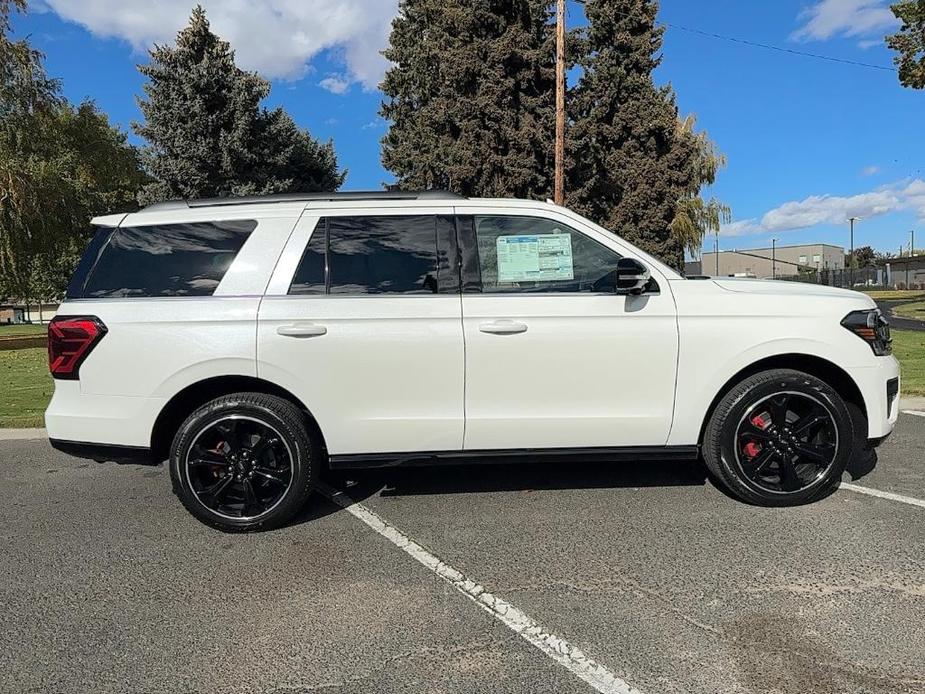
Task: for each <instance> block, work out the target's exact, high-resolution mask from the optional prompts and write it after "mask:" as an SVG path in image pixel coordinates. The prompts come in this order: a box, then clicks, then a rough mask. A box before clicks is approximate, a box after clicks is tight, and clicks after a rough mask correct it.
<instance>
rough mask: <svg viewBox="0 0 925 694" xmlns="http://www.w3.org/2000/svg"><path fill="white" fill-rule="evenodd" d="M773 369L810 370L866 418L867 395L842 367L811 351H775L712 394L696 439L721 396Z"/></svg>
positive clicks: (700, 439)
mask: <svg viewBox="0 0 925 694" xmlns="http://www.w3.org/2000/svg"><path fill="white" fill-rule="evenodd" d="M771 369H794V370H795V371H802V372H803V373H807V374H809V375H810V376H815V377H816V378H818V379H820V380H822V381H825V382H826V383H828V384H829V385H830V386H832V388H834V389H835V392H837V393H838V394H839V395H840V396H841V397H842V399H843V400H844V401H845V402H846V403H848V404H849V405H854V406H855V407H856V408H857V410H858V414H860V416H862V417H864V419H865V421H866V419H867V406H866V405H865V403H864V396H863V395H862V394H861V389H860V388H859V387H858V385H857V383H855V381H854V379H853V378H851V376H850V375H849V374H848V372H847V371H845V370H844V369H843V368H841V367H840V366H838V365H837V364H835V363H833V362H831V361H829V360H828V359H824V358H822V357H818V356H815V355H812V354H797V353H791V354H776V355H773V356H770V357H765V358H763V359H759V360H758V361H756V362H753V363H752V364H749V365H748V366H746V367H744V368H742V369H740V370H739V371H738V372H736V373H735V375H733V376H732V377H731V378H729V379H728V380H727V381H726V382H725V383H724V384H723V387H722V388H720V389H719V390H718V391H717V393H716V396H715V397H714V398H713V400H712V402H711V403H710V406H709V407H708V408H707V411H706V413H705V414H704V417H703V421H702V422H701V424H700V434H699V436H698V437H697V441H698V442H699V443H701V444H702V443H703V436H704V433H705V432H706V428H707V423H708V422H709V421H710V417H712V416H713V412H714V411H715V410H716V407H717V405H719V401H720V400H722V398H723V396H725V395H726V393H728V392H729V391H730V390H732V389H733V388H734V387H735V386H736V385H737V384H739V383H741V382H742V381H743V380H745V379H746V378H748V377H749V376H753V375H755V374H756V373H760V372H762V371H770V370H771ZM852 414H854V413H852Z"/></svg>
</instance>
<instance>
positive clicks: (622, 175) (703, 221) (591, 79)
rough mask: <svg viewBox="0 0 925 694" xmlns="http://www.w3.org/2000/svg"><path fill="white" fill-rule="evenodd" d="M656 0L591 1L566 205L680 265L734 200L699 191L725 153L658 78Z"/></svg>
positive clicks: (659, 34)
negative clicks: (683, 114)
mask: <svg viewBox="0 0 925 694" xmlns="http://www.w3.org/2000/svg"><path fill="white" fill-rule="evenodd" d="M657 11H658V3H657V2H654V1H653V0H588V2H587V3H586V4H585V14H586V16H587V19H588V27H587V29H586V33H585V38H584V41H585V54H584V57H583V58H582V60H581V64H582V67H583V68H584V71H583V74H582V77H581V79H580V81H579V83H578V85H577V87H576V88H575V90H574V94H573V95H572V99H571V103H572V106H571V114H572V121H573V125H572V128H571V130H570V147H569V149H570V153H571V160H570V167H569V190H570V191H571V192H570V193H569V194H568V195H567V201H568V204H569V205H570V206H571V207H573V208H574V209H576V210H578V211H579V212H581V213H582V214H584V215H585V216H587V217H589V218H590V219H592V220H594V221H595V222H597V223H598V224H600V225H601V226H604V227H606V228H608V229H610V230H611V231H613V232H615V233H617V234H618V235H620V236H622V237H624V238H625V239H627V240H628V241H631V242H633V243H634V244H636V245H638V246H639V247H640V248H642V249H643V250H646V251H648V252H650V253H652V254H653V255H655V256H657V257H659V258H661V259H662V260H664V261H665V262H667V263H669V264H670V265H673V266H674V267H676V268H678V269H681V268H683V263H684V248H685V247H689V248H693V247H695V246H699V244H698V243H697V239H698V237H699V238H700V239H702V237H703V233H704V232H705V231H706V230H709V229H712V228H715V227H716V226H718V223H719V221H720V220H721V219H722V218H724V217H725V216H726V215H727V214H728V208H726V207H725V206H723V205H722V204H721V203H719V202H717V201H715V200H712V201H709V202H704V201H703V200H701V199H700V198H699V192H700V188H701V186H702V185H703V184H704V183H709V182H712V180H713V179H714V178H715V175H716V171H717V170H718V169H719V167H720V166H721V164H722V160H721V158H720V157H719V155H718V154H717V153H716V152H715V149H714V148H713V145H712V143H710V142H709V140H707V139H706V137H705V136H704V135H698V134H696V133H694V132H693V120H692V119H690V120H687V121H680V120H679V116H678V109H677V106H676V104H675V98H674V92H673V91H672V89H671V88H670V87H669V86H663V87H659V86H656V84H655V82H654V80H653V77H652V72H653V70H654V69H655V68H656V67H657V66H658V65H659V63H660V61H661V57H660V55H659V51H660V50H661V45H662V33H663V29H662V28H660V27H657V26H656V25H655V17H656V14H657Z"/></svg>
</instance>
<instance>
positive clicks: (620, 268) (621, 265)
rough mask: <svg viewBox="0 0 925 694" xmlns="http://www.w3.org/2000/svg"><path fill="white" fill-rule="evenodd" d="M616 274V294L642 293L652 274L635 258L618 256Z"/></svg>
mask: <svg viewBox="0 0 925 694" xmlns="http://www.w3.org/2000/svg"><path fill="white" fill-rule="evenodd" d="M616 276H617V278H616V279H617V294H642V292H643V291H644V290H645V288H646V285H647V284H649V279H650V278H651V277H652V274H651V273H650V272H649V268H647V267H646V266H645V265H643V264H642V263H640V262H639V261H638V260H636V259H635V258H620V259H619V260H618V261H617V270H616Z"/></svg>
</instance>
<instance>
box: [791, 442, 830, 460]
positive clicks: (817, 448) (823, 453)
mask: <svg viewBox="0 0 925 694" xmlns="http://www.w3.org/2000/svg"><path fill="white" fill-rule="evenodd" d="M794 449H795V450H796V452H797V453H799V454H800V458H805V459H806V460H805V462H809V463H813V464H814V465H828V464H829V463H830V462H832V457H833V454H834V453H835V446H833V445H832V444H830V443H827V444H818V445H816V444H811V443H800V444H797V445H796V446H794Z"/></svg>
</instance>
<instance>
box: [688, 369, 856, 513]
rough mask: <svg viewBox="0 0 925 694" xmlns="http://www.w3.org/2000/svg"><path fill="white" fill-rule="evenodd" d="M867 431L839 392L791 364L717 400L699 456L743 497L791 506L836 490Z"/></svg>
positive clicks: (716, 476) (759, 375)
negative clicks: (791, 366) (788, 367)
mask: <svg viewBox="0 0 925 694" xmlns="http://www.w3.org/2000/svg"><path fill="white" fill-rule="evenodd" d="M856 426H857V427H858V431H860V432H861V434H864V433H866V422H865V421H863V417H860V418H858V420H857V421H855V420H854V419H853V416H852V414H851V413H850V411H849V409H848V406H847V405H846V403H845V401H844V399H843V398H842V397H841V396H840V395H839V394H838V392H837V391H836V390H835V389H834V388H832V386H830V385H829V384H828V383H826V382H824V381H822V380H821V379H819V378H817V377H815V376H812V375H810V374H807V373H803V372H801V371H795V370H792V369H774V370H769V371H763V372H760V373H757V374H754V375H752V376H748V377H746V378H745V379H743V380H742V381H741V382H739V383H737V384H736V385H735V386H733V387H732V388H730V390H729V391H728V392H726V393H725V394H724V395H723V396H722V397H721V398H720V400H719V402H718V403H717V405H716V407H715V408H714V410H713V413H712V414H711V416H710V419H709V421H708V422H707V425H706V427H705V429H704V435H703V440H702V442H701V446H702V448H701V450H702V452H703V460H704V462H705V463H706V465H707V468H709V470H710V472H711V473H712V475H713V478H714V480H715V481H717V482H719V483H720V484H721V485H722V486H723V487H725V488H726V489H727V490H728V491H729V492H731V493H732V494H733V495H734V496H736V497H738V498H739V499H741V500H742V501H745V502H748V503H752V504H757V505H760V506H794V505H798V504H804V503H808V502H810V501H814V500H816V499H818V498H820V497H822V496H824V495H826V494H827V493H828V492H830V491H831V490H832V489H834V488H835V486H836V485H837V484H838V483H839V481H840V480H841V476H842V473H843V472H844V470H845V467H846V465H847V463H848V461H849V460H850V459H851V457H852V455H854V454H855V453H856V452H857V451H856V449H858V442H859V441H861V440H862V436H861V434H856V432H855V427H856Z"/></svg>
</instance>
